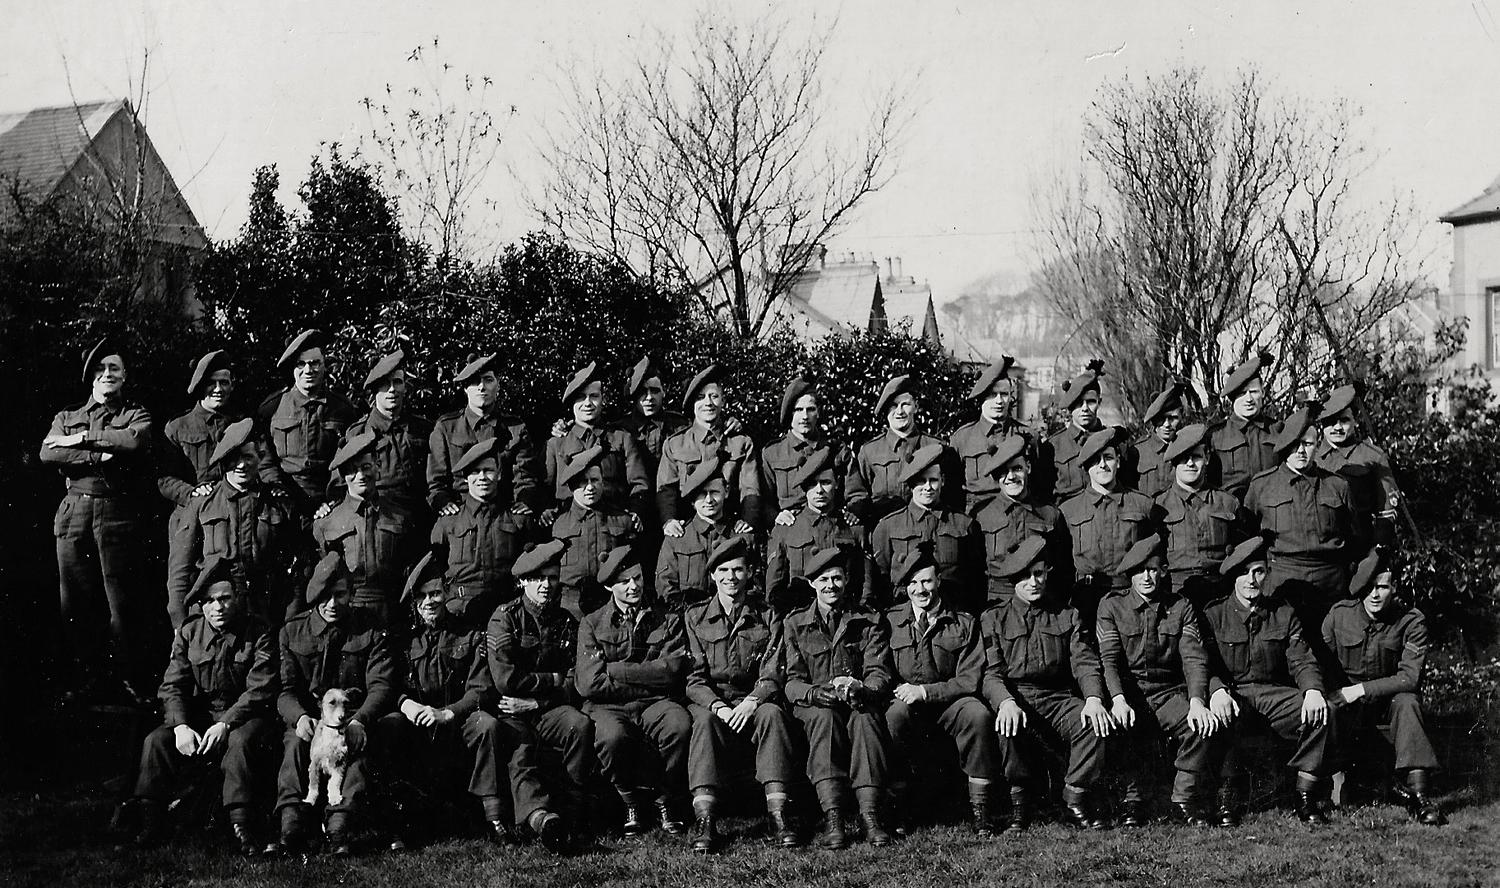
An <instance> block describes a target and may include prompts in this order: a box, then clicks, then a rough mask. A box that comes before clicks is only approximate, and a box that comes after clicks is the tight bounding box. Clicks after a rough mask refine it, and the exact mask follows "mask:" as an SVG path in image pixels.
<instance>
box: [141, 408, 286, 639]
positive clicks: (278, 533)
mask: <svg viewBox="0 0 1500 888" xmlns="http://www.w3.org/2000/svg"><path fill="white" fill-rule="evenodd" d="M253 433H254V422H253V420H250V419H248V418H247V419H241V420H239V421H238V422H234V423H231V424H230V425H229V427H228V428H226V429H225V430H224V434H223V437H221V438H220V439H219V443H218V444H217V445H216V446H215V447H214V451H213V453H212V454H210V459H209V462H210V463H211V464H212V465H213V466H215V469H214V473H215V474H216V475H218V476H219V480H217V481H215V482H213V483H212V484H211V485H210V490H209V493H208V495H207V496H194V497H192V498H191V499H189V500H188V501H187V504H186V505H185V506H184V507H183V508H182V509H181V514H180V515H178V516H176V518H175V519H174V522H173V524H172V527H171V534H172V536H171V538H170V540H169V545H168V552H167V613H168V614H170V615H171V617H172V625H173V626H174V627H180V626H181V625H182V624H183V622H184V621H186V620H187V615H188V603H187V594H188V590H189V588H190V587H191V586H192V583H193V577H194V576H196V575H197V572H198V570H199V569H200V568H201V567H202V566H203V565H205V564H207V563H208V562H209V560H211V559H214V558H227V559H230V560H231V561H233V563H234V565H235V571H236V572H237V574H238V576H237V577H236V580H237V581H238V582H239V584H240V592H241V594H242V595H243V596H244V599H245V600H244V602H243V604H244V605H245V606H246V607H247V608H249V609H250V610H251V611H252V612H254V613H255V614H256V615H257V616H260V617H263V618H265V619H268V620H271V621H273V622H275V623H280V621H281V617H282V615H283V614H285V613H286V610H287V597H288V594H287V593H288V591H289V589H288V577H287V575H286V572H287V568H288V566H289V557H288V556H289V553H290V549H291V547H292V545H294V543H293V541H292V540H291V539H290V536H291V535H292V534H294V533H296V523H295V522H294V521H293V520H292V517H291V515H290V514H288V512H287V510H286V505H285V503H286V500H285V499H284V498H281V497H273V496H271V495H270V494H269V492H268V491H266V489H265V488H264V487H263V486H262V485H261V483H260V447H259V446H257V445H256V443H255V442H254V441H253V440H251V435H252V434H253Z"/></svg>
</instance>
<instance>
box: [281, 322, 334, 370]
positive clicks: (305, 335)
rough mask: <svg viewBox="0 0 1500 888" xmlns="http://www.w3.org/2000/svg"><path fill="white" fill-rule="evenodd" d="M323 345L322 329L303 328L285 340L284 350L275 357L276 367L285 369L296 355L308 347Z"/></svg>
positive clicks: (294, 359) (295, 358)
mask: <svg viewBox="0 0 1500 888" xmlns="http://www.w3.org/2000/svg"><path fill="white" fill-rule="evenodd" d="M322 346H323V331H322V330H316V329H314V330H303V331H302V332H301V333H298V334H297V335H296V336H293V337H292V338H291V339H290V340H288V341H287V344H286V351H283V352H282V353H281V357H279V358H277V359H276V369H278V370H285V369H286V368H287V367H289V366H291V364H292V363H293V362H294V361H296V360H297V356H298V355H300V354H302V353H303V352H304V351H307V350H308V349H310V348H321V347H322Z"/></svg>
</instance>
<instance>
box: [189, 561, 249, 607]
mask: <svg viewBox="0 0 1500 888" xmlns="http://www.w3.org/2000/svg"><path fill="white" fill-rule="evenodd" d="M235 572H236V565H235V561H234V559H233V558H230V557H228V556H227V555H210V556H208V557H207V558H205V559H204V560H203V567H201V568H199V570H198V576H197V578H196V579H194V580H193V587H192V588H191V589H189V590H188V594H187V595H186V596H185V597H184V598H183V599H182V605H183V607H192V606H193V605H194V604H196V603H197V602H198V600H199V599H201V598H203V597H205V596H206V595H208V590H209V589H210V588H212V587H213V586H214V584H215V583H231V584H234V586H235V589H236V591H238V590H239V585H238V584H236V583H235V579H236V577H235Z"/></svg>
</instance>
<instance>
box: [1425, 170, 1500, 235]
mask: <svg viewBox="0 0 1500 888" xmlns="http://www.w3.org/2000/svg"><path fill="white" fill-rule="evenodd" d="M1495 218H1500V178H1497V179H1496V180H1495V181H1493V182H1491V183H1490V184H1489V187H1488V188H1486V189H1484V193H1483V194H1481V195H1479V196H1478V197H1476V198H1474V199H1473V200H1471V201H1469V202H1468V203H1466V204H1464V205H1463V206H1461V207H1458V208H1457V209H1455V210H1450V211H1449V212H1448V213H1446V214H1444V215H1443V216H1442V217H1441V218H1440V220H1439V221H1442V222H1448V223H1450V224H1453V225H1463V224H1466V223H1473V222H1484V221H1487V220H1489V219H1495Z"/></svg>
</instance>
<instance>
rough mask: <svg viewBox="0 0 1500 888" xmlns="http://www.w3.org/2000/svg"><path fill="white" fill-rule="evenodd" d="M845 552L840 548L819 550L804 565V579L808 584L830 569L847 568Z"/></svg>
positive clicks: (831, 547)
mask: <svg viewBox="0 0 1500 888" xmlns="http://www.w3.org/2000/svg"><path fill="white" fill-rule="evenodd" d="M844 562H845V557H844V550H843V549H840V548H839V547H838V546H830V547H828V548H827V549H819V550H818V551H816V552H814V553H813V556H812V557H811V558H809V559H807V561H805V562H803V564H802V578H803V579H805V580H807V581H808V582H812V581H813V580H816V579H817V578H818V577H820V576H822V575H823V574H824V573H825V572H827V571H828V570H829V569H830V568H835V567H845V563H844Z"/></svg>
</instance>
